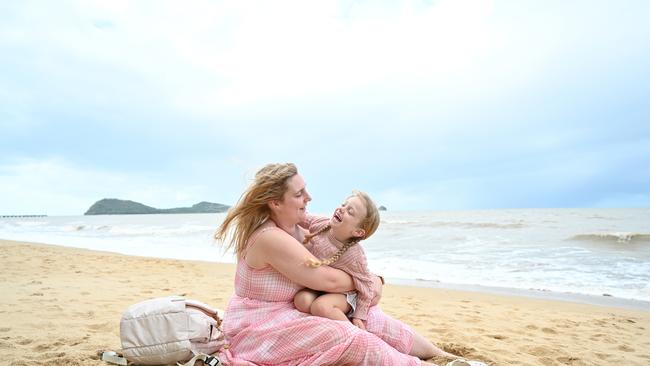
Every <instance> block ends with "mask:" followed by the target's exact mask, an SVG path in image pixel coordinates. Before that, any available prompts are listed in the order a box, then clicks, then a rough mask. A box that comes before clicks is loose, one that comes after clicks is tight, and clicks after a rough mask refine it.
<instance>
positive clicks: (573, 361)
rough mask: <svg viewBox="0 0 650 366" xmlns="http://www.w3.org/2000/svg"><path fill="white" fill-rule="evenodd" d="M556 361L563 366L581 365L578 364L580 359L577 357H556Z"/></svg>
mask: <svg viewBox="0 0 650 366" xmlns="http://www.w3.org/2000/svg"><path fill="white" fill-rule="evenodd" d="M557 361H558V362H560V363H561V364H563V365H573V364H576V365H582V362H580V359H579V358H578V357H570V356H569V357H558V358H557Z"/></svg>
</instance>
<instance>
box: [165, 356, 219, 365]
mask: <svg viewBox="0 0 650 366" xmlns="http://www.w3.org/2000/svg"><path fill="white" fill-rule="evenodd" d="M199 360H201V361H203V364H205V365H207V366H224V365H223V363H221V360H219V359H218V358H216V357H215V356H210V355H206V354H205V353H199V354H197V355H196V356H194V357H192V359H191V360H189V361H187V362H186V363H180V362H176V365H177V366H194V363H195V362H196V361H199Z"/></svg>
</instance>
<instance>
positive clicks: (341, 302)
mask: <svg viewBox="0 0 650 366" xmlns="http://www.w3.org/2000/svg"><path fill="white" fill-rule="evenodd" d="M351 309H352V308H351V307H350V304H348V301H347V297H346V296H345V295H344V294H323V295H320V296H318V298H316V300H314V302H313V303H312V304H311V309H310V310H311V311H310V312H311V314H312V315H317V316H322V317H323V318H329V319H332V320H344V321H349V319H348V317H347V316H346V315H345V314H347V313H348V312H349V311H350V310H351Z"/></svg>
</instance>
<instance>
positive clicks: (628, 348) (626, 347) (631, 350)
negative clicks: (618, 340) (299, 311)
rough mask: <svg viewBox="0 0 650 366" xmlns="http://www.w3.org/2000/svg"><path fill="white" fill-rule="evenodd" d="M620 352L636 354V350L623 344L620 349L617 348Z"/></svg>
mask: <svg viewBox="0 0 650 366" xmlns="http://www.w3.org/2000/svg"><path fill="white" fill-rule="evenodd" d="M616 348H617V349H618V350H619V351H623V352H634V348H632V347H630V346H628V345H627V344H622V345H620V346H618V347H616Z"/></svg>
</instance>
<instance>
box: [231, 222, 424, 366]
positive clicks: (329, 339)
mask: <svg viewBox="0 0 650 366" xmlns="http://www.w3.org/2000/svg"><path fill="white" fill-rule="evenodd" d="M266 230H281V229H279V228H278V227H276V226H275V225H274V224H273V222H272V221H269V222H268V223H265V224H264V225H263V226H262V227H261V228H259V229H258V230H257V231H256V232H255V233H254V234H253V235H252V236H251V238H250V239H249V244H248V247H249V248H250V246H252V245H254V244H255V240H256V239H257V237H258V236H259V234H261V233H262V232H264V231H266ZM301 289H302V286H300V285H298V284H296V283H293V282H291V281H290V280H289V279H288V278H286V277H284V276H283V275H282V274H280V273H279V272H277V271H276V270H275V269H273V268H272V267H266V268H263V269H255V268H252V267H250V266H249V265H248V264H247V263H246V261H245V260H244V258H240V259H239V261H238V263H237V273H236V275H235V294H234V295H233V297H232V298H231V299H230V302H229V304H228V307H227V309H226V313H225V316H224V320H223V324H222V326H223V330H224V333H225V335H226V339H227V340H228V342H229V344H230V346H229V348H227V349H222V350H221V351H220V353H219V354H218V356H219V358H220V359H221V360H222V362H225V364H226V365H230V366H234V365H247V366H266V365H304V366H312V365H314V366H316V365H369V366H371V365H372V366H380V365H385V366H388V365H391V366H398V365H420V364H421V363H420V360H419V359H418V358H416V357H413V356H409V355H407V354H405V353H406V352H408V351H410V349H411V347H412V345H413V331H412V330H411V328H409V327H408V326H407V325H405V324H403V323H402V322H400V321H397V320H395V319H392V318H390V317H389V316H387V315H385V314H384V313H383V312H382V311H381V310H380V309H379V308H378V307H377V306H373V307H371V308H370V309H369V311H368V320H367V327H368V328H369V329H372V330H373V332H372V333H375V334H382V335H383V337H382V338H383V339H384V340H382V339H380V338H378V337H377V336H376V335H375V334H372V333H370V332H366V331H363V330H361V329H359V328H357V327H356V326H354V325H353V324H352V323H350V322H344V321H337V320H330V319H327V318H321V317H317V316H312V315H309V314H306V313H302V312H300V311H298V310H296V308H295V307H294V305H293V297H294V295H295V294H296V292H298V291H299V290H301ZM400 351H401V352H405V353H401V352H400Z"/></svg>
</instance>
